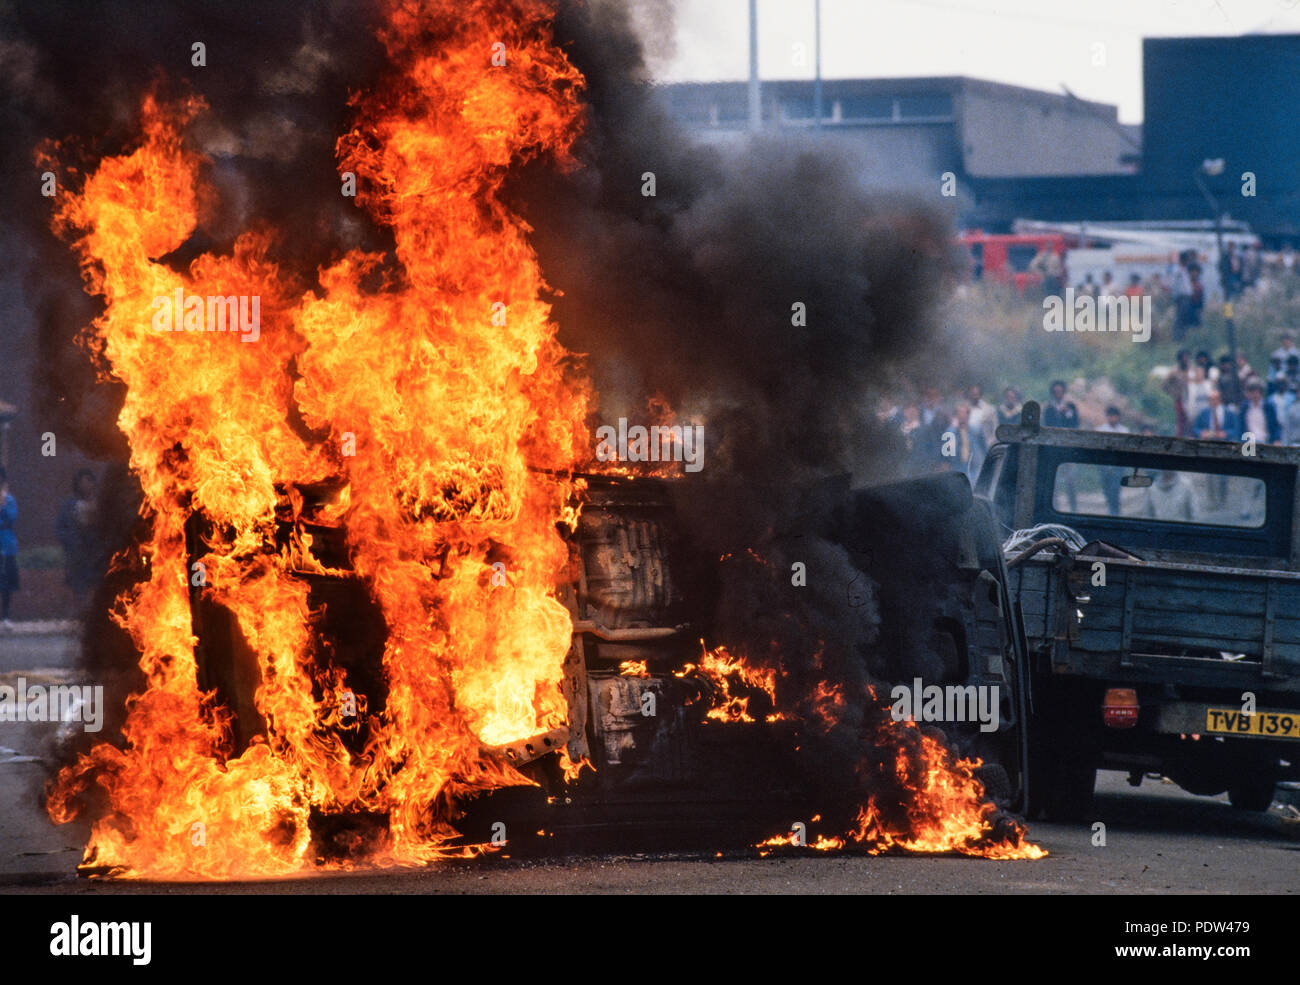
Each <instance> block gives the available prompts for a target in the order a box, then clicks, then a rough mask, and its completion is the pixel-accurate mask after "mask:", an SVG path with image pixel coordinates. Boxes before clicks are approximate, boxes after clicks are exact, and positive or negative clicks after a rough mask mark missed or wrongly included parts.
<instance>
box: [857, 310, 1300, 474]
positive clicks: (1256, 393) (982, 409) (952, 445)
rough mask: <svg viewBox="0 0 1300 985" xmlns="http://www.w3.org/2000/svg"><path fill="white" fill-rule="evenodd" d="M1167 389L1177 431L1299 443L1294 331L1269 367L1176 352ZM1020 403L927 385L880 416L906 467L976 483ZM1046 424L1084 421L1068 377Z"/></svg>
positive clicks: (1107, 423) (1144, 427) (1113, 414)
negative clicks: (953, 474) (897, 443)
mask: <svg viewBox="0 0 1300 985" xmlns="http://www.w3.org/2000/svg"><path fill="white" fill-rule="evenodd" d="M1164 391H1165V393H1166V394H1168V396H1169V397H1170V399H1171V401H1172V403H1173V412H1174V413H1173V417H1174V434H1175V435H1176V436H1177V437H1180V438H1201V439H1216V440H1220V441H1225V440H1226V441H1239V440H1242V438H1243V436H1244V435H1246V434H1250V435H1251V436H1253V437H1254V439H1255V441H1256V442H1257V443H1259V444H1280V445H1294V446H1297V447H1300V346H1298V345H1297V344H1296V337H1295V335H1294V333H1291V332H1287V333H1285V334H1283V336H1282V344H1281V345H1280V346H1279V347H1278V348H1277V349H1276V350H1274V352H1273V353H1272V354H1271V355H1270V356H1269V364H1268V369H1267V371H1266V372H1264V373H1258V372H1256V370H1255V369H1254V367H1252V366H1251V364H1250V363H1249V362H1248V361H1247V359H1246V357H1245V356H1244V355H1242V354H1240V353H1238V355H1237V357H1236V359H1235V360H1234V359H1233V358H1232V356H1231V355H1228V354H1226V353H1225V354H1224V355H1221V356H1220V357H1219V358H1218V359H1217V360H1215V359H1212V358H1211V356H1210V354H1209V353H1208V352H1205V351H1200V352H1197V353H1194V354H1193V353H1192V352H1190V351H1188V350H1179V352H1178V354H1177V357H1176V362H1175V365H1174V367H1173V368H1172V370H1171V371H1170V372H1169V374H1168V375H1167V376H1166V377H1165V381H1164ZM1023 406H1024V400H1023V398H1022V395H1021V393H1020V391H1019V390H1017V389H1016V388H1015V387H1011V386H1008V387H1006V388H1005V389H1004V390H1003V391H1002V399H1001V400H1000V401H999V402H998V403H996V404H995V403H991V402H990V401H989V400H988V399H987V398H986V397H985V396H984V391H983V388H982V387H981V386H980V385H979V384H972V385H970V386H968V387H967V388H966V389H965V390H963V391H961V392H959V393H956V394H948V395H945V394H943V393H942V392H941V390H940V389H939V387H937V386H934V385H926V386H923V387H921V389H920V394H919V396H918V397H916V398H914V399H905V400H899V399H896V398H894V397H889V396H887V397H884V398H882V399H881V401H880V404H879V407H878V409H877V417H878V419H879V421H880V423H881V425H882V426H884V428H885V429H886V431H888V432H892V433H894V434H896V435H897V436H898V437H899V438H900V440H901V446H902V447H903V448H904V449H905V454H906V458H907V463H906V465H907V471H908V472H909V473H912V474H922V473H928V472H937V471H950V470H956V471H959V472H963V473H964V474H965V475H967V476H968V477H969V478H970V480H971V481H972V482H974V481H975V479H976V478H977V477H978V475H979V470H980V467H981V465H982V464H983V462H984V457H985V456H986V455H987V454H988V450H989V448H991V447H992V446H993V444H994V441H995V435H996V431H997V428H998V426H999V425H1002V424H1014V423H1018V422H1019V420H1020V413H1021V410H1022V408H1023ZM1094 413H1095V411H1094ZM1104 415H1105V417H1104V421H1103V422H1101V423H1098V424H1096V425H1094V426H1093V430H1097V431H1109V432H1115V433H1123V434H1127V433H1129V432H1130V430H1136V431H1137V432H1138V433H1141V434H1156V433H1157V431H1156V429H1155V428H1153V427H1152V426H1151V425H1150V424H1149V423H1147V422H1146V421H1145V420H1143V421H1140V422H1139V421H1137V420H1134V419H1132V418H1133V415H1130V418H1131V419H1130V423H1132V424H1133V427H1132V428H1130V427H1129V426H1128V425H1126V424H1125V423H1124V418H1125V414H1124V412H1123V411H1122V410H1121V408H1120V407H1119V406H1117V405H1114V404H1112V405H1110V406H1107V407H1106V409H1105V411H1104ZM1042 423H1043V425H1044V426H1045V427H1057V428H1078V427H1080V426H1082V425H1081V422H1080V418H1079V408H1078V406H1077V405H1076V404H1075V402H1074V401H1073V400H1071V399H1070V396H1069V388H1068V387H1067V385H1066V383H1065V381H1064V380H1056V381H1054V382H1053V383H1052V384H1051V386H1050V388H1049V393H1048V395H1047V399H1046V400H1044V401H1043V402H1042Z"/></svg>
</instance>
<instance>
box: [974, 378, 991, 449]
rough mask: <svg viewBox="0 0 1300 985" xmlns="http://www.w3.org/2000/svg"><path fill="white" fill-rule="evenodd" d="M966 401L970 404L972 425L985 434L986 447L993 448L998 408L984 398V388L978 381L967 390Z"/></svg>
mask: <svg viewBox="0 0 1300 985" xmlns="http://www.w3.org/2000/svg"><path fill="white" fill-rule="evenodd" d="M966 402H967V403H968V404H970V426H971V427H972V428H974V429H975V430H976V431H978V432H979V433H980V434H982V435H983V436H984V447H985V448H992V447H993V443H994V442H995V441H996V440H997V438H996V432H997V429H998V415H997V410H996V409H995V408H994V406H993V405H992V404H991V403H989V402H988V401H987V400H985V399H984V388H983V387H982V386H980V385H979V384H978V383H972V384H971V385H970V387H969V388H968V389H967V390H966Z"/></svg>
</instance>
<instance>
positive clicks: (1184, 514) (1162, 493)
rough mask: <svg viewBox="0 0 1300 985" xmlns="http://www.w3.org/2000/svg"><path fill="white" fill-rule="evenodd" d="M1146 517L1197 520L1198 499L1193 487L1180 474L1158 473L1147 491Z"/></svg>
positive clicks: (1172, 472)
mask: <svg viewBox="0 0 1300 985" xmlns="http://www.w3.org/2000/svg"><path fill="white" fill-rule="evenodd" d="M1144 512H1145V513H1146V515H1147V516H1148V517H1150V518H1151V519H1153V520H1182V521H1185V522H1188V523H1190V522H1191V521H1193V520H1195V519H1196V497H1195V495H1194V494H1193V493H1192V485H1191V483H1189V482H1188V481H1187V480H1186V479H1184V478H1183V477H1182V475H1181V474H1180V473H1178V472H1174V471H1172V470H1170V469H1165V470H1164V471H1161V472H1159V473H1157V475H1156V479H1155V482H1153V483H1152V484H1151V485H1150V487H1148V489H1147V496H1146V508H1145V510H1144Z"/></svg>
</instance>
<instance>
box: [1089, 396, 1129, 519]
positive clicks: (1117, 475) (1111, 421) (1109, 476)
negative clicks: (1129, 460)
mask: <svg viewBox="0 0 1300 985" xmlns="http://www.w3.org/2000/svg"><path fill="white" fill-rule="evenodd" d="M1119 419H1120V413H1119V408H1118V407H1116V406H1115V405H1114V404H1111V405H1110V406H1109V407H1107V408H1106V422H1105V423H1104V424H1102V425H1101V426H1100V427H1099V428H1097V430H1098V431H1104V432H1106V433H1107V434H1128V433H1129V430H1128V428H1126V427H1125V426H1124V425H1123V424H1121V423H1120V422H1119ZM1100 471H1101V491H1102V493H1103V494H1104V495H1105V496H1106V508H1107V509H1108V510H1109V511H1110V515H1111V516H1119V514H1120V509H1119V497H1120V490H1121V489H1122V488H1123V479H1124V475H1125V473H1126V472H1127V470H1126V469H1123V468H1118V467H1116V466H1113V465H1103V466H1101V469H1100Z"/></svg>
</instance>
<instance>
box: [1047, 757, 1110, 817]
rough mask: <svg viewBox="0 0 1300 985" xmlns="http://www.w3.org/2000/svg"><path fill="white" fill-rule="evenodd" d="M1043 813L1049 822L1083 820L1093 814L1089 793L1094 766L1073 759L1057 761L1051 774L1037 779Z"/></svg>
mask: <svg viewBox="0 0 1300 985" xmlns="http://www.w3.org/2000/svg"><path fill="white" fill-rule="evenodd" d="M1038 782H1039V783H1044V782H1045V784H1046V787H1047V789H1046V790H1044V791H1043V797H1042V805H1043V812H1044V813H1045V814H1046V815H1047V819H1048V820H1049V821H1085V820H1087V819H1088V816H1089V814H1090V813H1091V812H1092V792H1093V788H1094V787H1095V786H1096V783H1097V767H1096V766H1094V765H1092V764H1091V763H1088V762H1085V761H1083V760H1081V759H1075V758H1073V757H1071V758H1069V759H1065V760H1062V761H1059V762H1058V763H1057V764H1056V766H1055V768H1054V769H1053V771H1052V775H1050V776H1047V777H1040V778H1039V781H1038Z"/></svg>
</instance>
